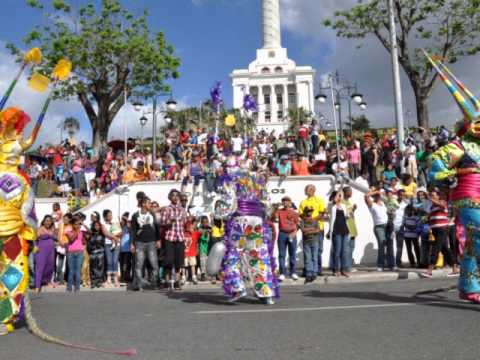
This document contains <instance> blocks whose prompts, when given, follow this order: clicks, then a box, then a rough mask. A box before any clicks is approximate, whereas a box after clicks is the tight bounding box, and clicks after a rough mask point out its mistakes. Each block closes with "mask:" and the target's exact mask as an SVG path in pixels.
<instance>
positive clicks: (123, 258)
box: [119, 212, 133, 283]
mask: <svg viewBox="0 0 480 360" xmlns="http://www.w3.org/2000/svg"><path fill="white" fill-rule="evenodd" d="M129 217H130V213H129V212H125V213H123V215H122V218H121V219H120V226H121V227H122V235H121V238H120V258H119V260H120V282H124V283H129V282H131V281H132V280H133V275H132V270H133V269H132V264H133V255H132V253H131V251H130V245H131V241H130V220H128V218H129Z"/></svg>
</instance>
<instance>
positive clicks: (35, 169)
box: [28, 160, 42, 195]
mask: <svg viewBox="0 0 480 360" xmlns="http://www.w3.org/2000/svg"><path fill="white" fill-rule="evenodd" d="M41 172H42V167H41V166H40V164H39V163H38V161H37V160H32V165H31V166H30V168H29V174H28V175H29V176H30V180H31V181H32V189H33V192H34V194H35V195H36V194H37V190H38V181H39V180H40V174H41Z"/></svg>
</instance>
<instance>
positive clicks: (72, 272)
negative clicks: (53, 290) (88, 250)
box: [67, 251, 83, 291]
mask: <svg viewBox="0 0 480 360" xmlns="http://www.w3.org/2000/svg"><path fill="white" fill-rule="evenodd" d="M82 264H83V251H75V252H71V253H67V266H68V281H67V291H72V287H75V291H78V290H80V277H81V272H82Z"/></svg>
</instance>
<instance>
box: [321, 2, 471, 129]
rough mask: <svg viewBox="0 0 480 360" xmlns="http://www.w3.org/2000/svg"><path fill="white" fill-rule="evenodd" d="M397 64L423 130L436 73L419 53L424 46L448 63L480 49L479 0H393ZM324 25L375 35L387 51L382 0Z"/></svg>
mask: <svg viewBox="0 0 480 360" xmlns="http://www.w3.org/2000/svg"><path fill="white" fill-rule="evenodd" d="M393 2H394V13H395V21H396V26H397V42H398V51H399V55H398V58H399V62H400V64H401V66H402V68H403V70H404V71H405V73H406V75H407V77H408V79H409V82H410V85H411V87H412V89H413V93H414V95H415V100H416V108H417V119H418V124H419V126H422V127H424V128H428V121H429V117H428V106H427V101H428V98H429V97H430V95H431V93H432V90H433V87H434V84H435V81H436V79H437V74H436V73H435V72H434V71H433V69H432V67H431V66H430V64H429V63H428V62H427V61H426V59H425V57H424V56H423V54H422V53H421V51H420V48H421V47H423V48H425V49H427V51H429V52H430V53H431V54H434V55H437V56H440V57H441V58H442V59H444V61H446V62H449V63H453V62H455V61H457V60H458V59H459V58H461V57H463V56H466V55H474V54H476V53H477V52H478V51H479V50H480V1H478V0H394V1H393ZM324 25H326V26H327V27H330V28H332V29H334V30H335V31H336V32H337V36H339V37H344V38H354V39H363V38H365V37H367V36H370V35H374V36H375V37H376V38H377V39H378V41H380V43H381V44H382V45H383V47H384V48H385V49H386V50H387V51H388V52H391V46H390V41H389V36H390V35H389V34H390V32H389V21H388V11H387V1H386V0H368V1H363V2H361V1H359V4H357V5H355V6H353V7H352V8H351V9H349V10H345V11H337V12H336V13H335V15H334V17H333V18H332V19H327V20H325V21H324Z"/></svg>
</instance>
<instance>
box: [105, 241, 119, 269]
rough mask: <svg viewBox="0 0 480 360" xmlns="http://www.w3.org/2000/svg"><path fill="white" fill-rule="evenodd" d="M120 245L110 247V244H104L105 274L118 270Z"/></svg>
mask: <svg viewBox="0 0 480 360" xmlns="http://www.w3.org/2000/svg"><path fill="white" fill-rule="evenodd" d="M119 254H120V246H118V245H117V246H116V247H115V249H112V244H107V245H105V259H106V260H107V275H111V274H116V273H117V271H118V257H119Z"/></svg>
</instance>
